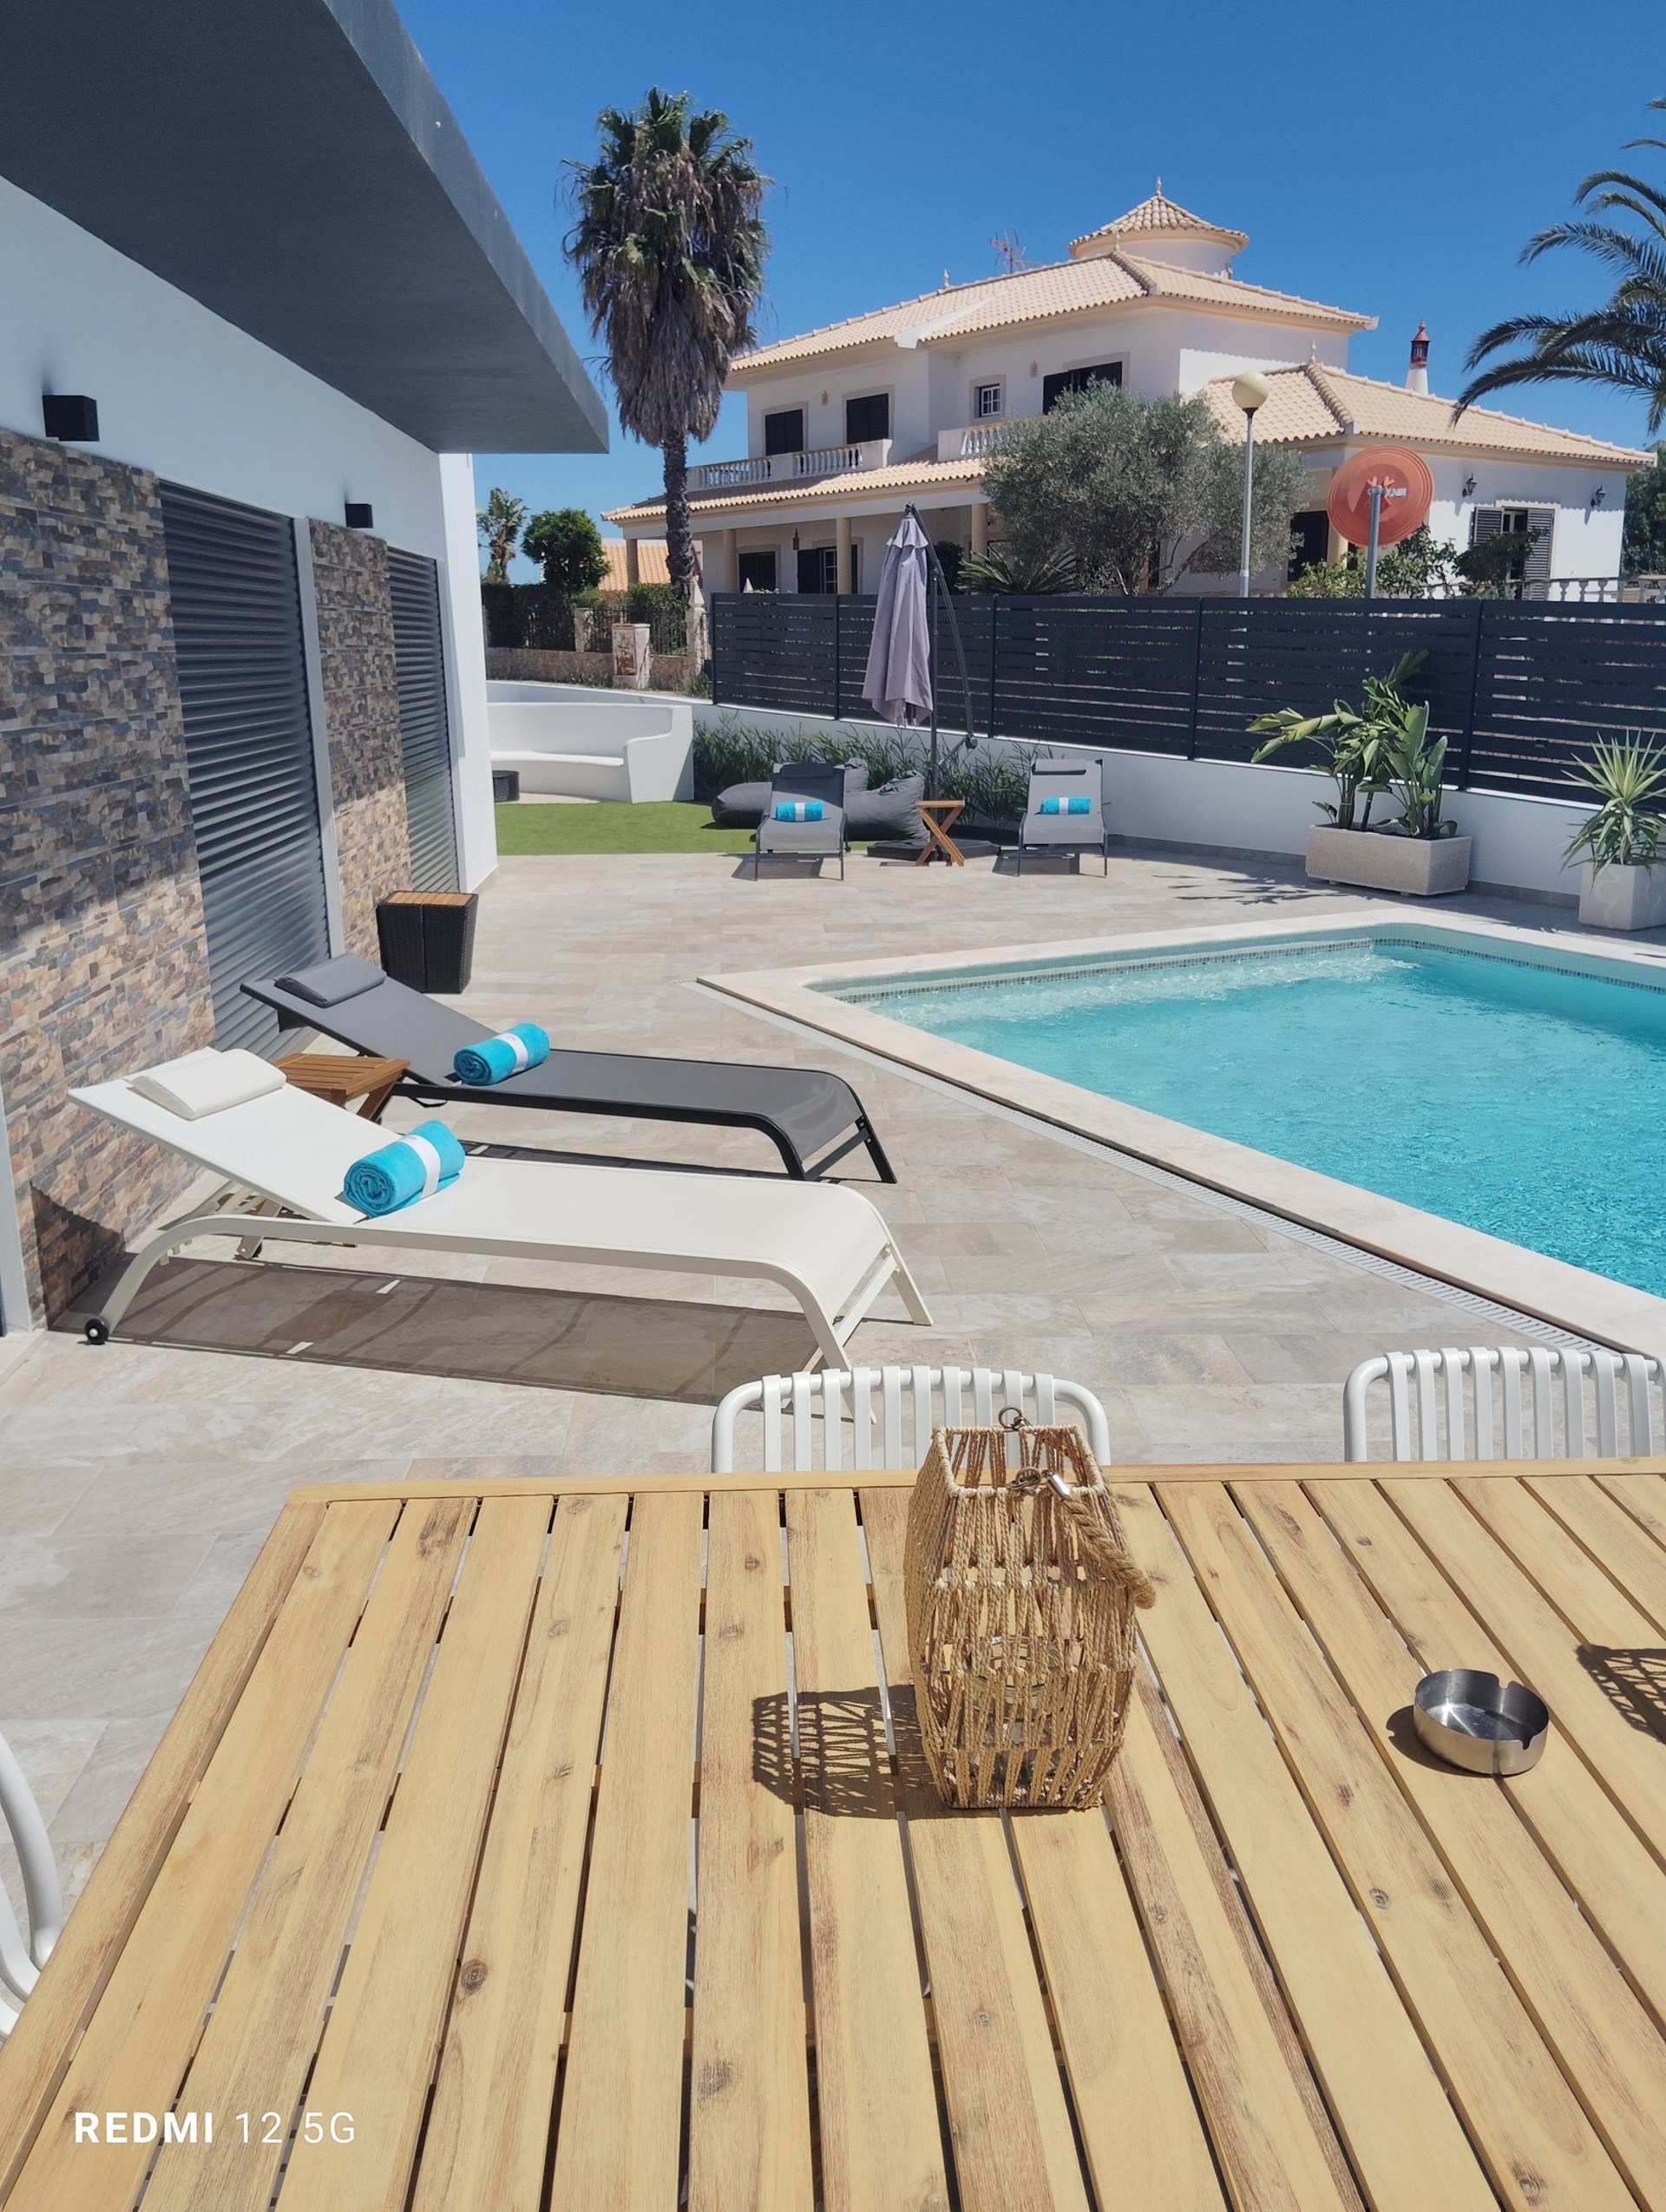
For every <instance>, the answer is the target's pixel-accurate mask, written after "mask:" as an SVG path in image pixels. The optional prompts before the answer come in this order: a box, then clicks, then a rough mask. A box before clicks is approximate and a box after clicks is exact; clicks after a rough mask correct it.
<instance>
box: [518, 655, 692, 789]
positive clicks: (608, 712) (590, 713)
mask: <svg viewBox="0 0 1666 2212" xmlns="http://www.w3.org/2000/svg"><path fill="white" fill-rule="evenodd" d="M486 711H487V716H488V719H489V723H490V728H491V741H492V763H493V766H494V767H495V768H512V769H516V770H517V771H518V772H519V774H520V777H521V789H522V790H523V791H531V792H539V793H542V794H544V795H547V796H550V795H553V796H558V797H561V798H573V799H613V800H623V801H627V802H633V803H634V804H637V805H640V804H641V803H643V802H645V801H647V800H653V799H692V797H693V795H694V762H693V751H694V717H693V714H692V710H691V708H690V703H689V702H688V700H686V699H672V698H665V697H657V696H653V695H650V696H646V697H645V696H644V695H642V694H641V693H640V692H639V693H633V694H631V695H630V696H629V697H620V695H619V694H618V693H617V692H613V691H599V690H590V689H589V688H587V686H586V685H584V684H488V685H487V686H486Z"/></svg>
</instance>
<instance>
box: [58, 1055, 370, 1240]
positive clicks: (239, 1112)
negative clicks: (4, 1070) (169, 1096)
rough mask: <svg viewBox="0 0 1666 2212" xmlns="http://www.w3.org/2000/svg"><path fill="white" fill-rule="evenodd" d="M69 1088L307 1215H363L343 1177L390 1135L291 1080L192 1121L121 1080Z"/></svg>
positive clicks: (80, 1099) (99, 1109) (100, 1109)
mask: <svg viewBox="0 0 1666 2212" xmlns="http://www.w3.org/2000/svg"><path fill="white" fill-rule="evenodd" d="M69 1096H71V1098H73V1099H74V1100H75V1102H76V1103H77V1104H78V1105H82V1106H90V1107H91V1108H92V1109H94V1111H95V1113H100V1114H107V1115H108V1116H109V1118H110V1119H111V1121H113V1122H120V1123H121V1127H122V1128H123V1129H133V1130H134V1131H136V1132H137V1134H138V1135H141V1136H148V1137H152V1138H154V1140H155V1141H156V1142H157V1143H159V1144H165V1145H167V1147H168V1149H170V1150H171V1151H174V1152H177V1153H179V1154H180V1155H181V1156H182V1157H184V1158H185V1159H187V1160H194V1161H195V1162H196V1163H197V1165H198V1166H199V1167H201V1168H213V1171H214V1173H215V1174H216V1175H223V1176H224V1177H225V1178H226V1180H227V1181H230V1182H234V1183H238V1184H240V1185H243V1186H245V1187H246V1188H248V1189H250V1190H253V1191H258V1192H259V1194H260V1195H261V1196H262V1197H263V1198H270V1199H273V1200H275V1201H277V1203H278V1204H279V1205H280V1206H286V1207H288V1208H289V1210H290V1212H291V1213H292V1214H300V1215H301V1216H302V1218H303V1219H304V1220H306V1221H341V1222H349V1221H360V1220H362V1219H363V1216H362V1215H361V1214H357V1212H355V1210H354V1209H353V1207H351V1206H349V1205H347V1204H346V1203H345V1202H344V1201H343V1199H342V1196H341V1186H342V1182H343V1180H344V1177H345V1175H346V1173H347V1170H348V1169H349V1168H351V1166H352V1164H353V1162H355V1161H356V1160H362V1159H363V1158H364V1155H365V1154H366V1153H367V1152H374V1151H376V1150H377V1149H378V1148H379V1147H380V1146H382V1145H384V1144H386V1143H388V1142H390V1140H391V1137H392V1134H393V1133H392V1131H391V1130H389V1129H382V1128H381V1127H379V1126H378V1124H377V1123H376V1122H367V1121H364V1120H363V1119H362V1118H361V1117H360V1116H358V1115H357V1114H351V1113H349V1112H348V1110H347V1109H346V1108H345V1107H344V1106H332V1105H331V1103H330V1102H329V1101H328V1100H327V1099H324V1098H314V1097H312V1096H311V1094H310V1093H308V1092H306V1091H305V1090H296V1088H295V1086H294V1084H293V1083H285V1086H284V1088H283V1089H282V1090H269V1091H268V1092H267V1093H266V1096H265V1097H264V1098H251V1099H249V1100H248V1101H247V1102H246V1103H245V1104H243V1105H241V1106H227V1107H226V1108H225V1109H223V1110H222V1111H221V1112H220V1113H218V1114H204V1115H203V1116H201V1117H200V1119H199V1120H197V1121H194V1122H187V1121H186V1120H184V1119H183V1118H182V1116H180V1115H178V1114H170V1113H169V1112H168V1110H167V1107H166V1106H158V1105H156V1104H154V1102H153V1101H151V1100H150V1099H148V1098H141V1097H140V1096H139V1094H138V1092H137V1091H135V1090H129V1089H128V1085H127V1084H126V1083H121V1082H117V1083H92V1084H89V1086H88V1087H87V1088H86V1089H85V1090H72V1091H71V1092H70V1093H69Z"/></svg>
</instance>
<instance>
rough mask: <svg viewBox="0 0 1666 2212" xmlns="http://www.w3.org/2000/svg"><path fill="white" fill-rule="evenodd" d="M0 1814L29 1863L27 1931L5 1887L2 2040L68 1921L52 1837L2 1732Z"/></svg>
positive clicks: (22, 1863)
mask: <svg viewBox="0 0 1666 2212" xmlns="http://www.w3.org/2000/svg"><path fill="white" fill-rule="evenodd" d="M0 1817H3V1819H4V1821H5V1824H6V1827H7V1829H9V1830H10V1835H11V1841H12V1846H13V1848H14V1849H15V1850H16V1854H17V1863H18V1865H19V1867H21V1868H22V1869H23V1910H24V1914H25V1915H26V1917H27V1920H28V1923H29V1934H28V1935H27V1937H25V1936H24V1934H23V1929H22V1928H21V1927H19V1926H18V1924H17V1915H16V1912H15V1911H14V1910H13V1908H12V1902H11V1900H10V1897H8V1896H7V1895H6V1893H5V1890H4V1888H0V2043H3V2042H4V2040H5V2039H6V2037H7V2036H8V2035H10V2032H11V2031H12V2029H13V2028H15V2027H16V2025H17V2010H18V2007H19V2006H21V2005H22V2003H23V1999H24V1998H25V1997H27V1996H28V1994H29V1993H30V1990H31V1989H33V1988H34V1986H35V1983H36V1979H37V1978H38V1976H39V1973H40V1970H41V1968H42V1967H43V1966H44V1965H45V1964H46V1961H47V1959H48V1956H49V1953H50V1952H51V1949H52V1946H53V1945H54V1944H55V1943H56V1941H57V1940H58V1936H59V1934H60V1933H61V1932H62V1927H63V1890H62V1887H61V1885H60V1883H59V1882H58V1869H57V1866H56V1862H55V1861H54V1859H53V1856H52V1846H51V1844H50V1842H49V1841H48V1840H47V1833H46V1823H45V1822H44V1821H43V1819H42V1818H41V1809H40V1807H39V1806H38V1805H37V1804H36V1802H35V1798H34V1795H33V1793H32V1791H31V1790H30V1786H29V1784H28V1783H27V1782H26V1781H25V1780H24V1779H23V1769H22V1767H20V1766H19V1765H18V1764H17V1761H16V1757H14V1756H13V1753H12V1750H11V1746H10V1744H8V1743H7V1742H6V1739H5V1738H4V1737H3V1736H0Z"/></svg>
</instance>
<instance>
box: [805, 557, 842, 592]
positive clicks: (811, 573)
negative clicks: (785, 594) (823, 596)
mask: <svg viewBox="0 0 1666 2212" xmlns="http://www.w3.org/2000/svg"><path fill="white" fill-rule="evenodd" d="M838 588H839V556H838V553H837V551H836V548H835V547H834V546H805V547H804V549H803V552H802V553H800V554H799V556H798V589H799V590H800V591H801V592H836V591H837V590H838Z"/></svg>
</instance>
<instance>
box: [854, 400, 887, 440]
mask: <svg viewBox="0 0 1666 2212" xmlns="http://www.w3.org/2000/svg"><path fill="white" fill-rule="evenodd" d="M890 435H891V396H890V394H889V392H871V393H869V395H868V396H866V397H865V398H863V399H848V400H846V402H844V442H845V443H846V445H848V446H856V445H860V444H861V443H862V442H863V440H864V439H866V438H889V436H890Z"/></svg>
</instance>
